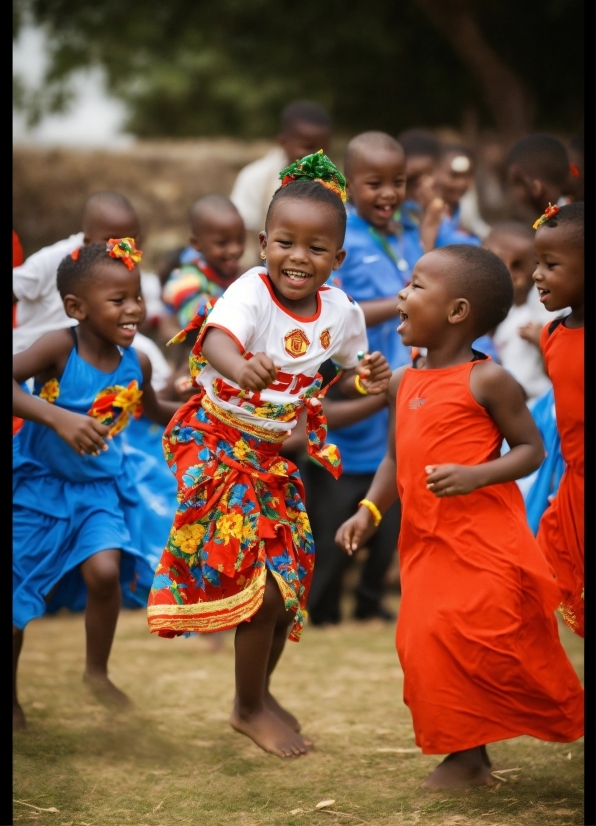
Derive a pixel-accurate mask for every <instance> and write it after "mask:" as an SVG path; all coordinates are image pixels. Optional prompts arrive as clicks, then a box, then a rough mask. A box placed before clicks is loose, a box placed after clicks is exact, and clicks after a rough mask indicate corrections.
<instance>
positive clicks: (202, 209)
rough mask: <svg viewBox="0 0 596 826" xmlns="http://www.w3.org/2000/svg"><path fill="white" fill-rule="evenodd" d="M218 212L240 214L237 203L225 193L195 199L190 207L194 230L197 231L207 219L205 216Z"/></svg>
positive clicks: (191, 223) (191, 222)
mask: <svg viewBox="0 0 596 826" xmlns="http://www.w3.org/2000/svg"><path fill="white" fill-rule="evenodd" d="M217 212H219V213H221V212H234V213H236V215H238V216H240V213H239V212H238V210H237V208H236V206H235V204H233V203H232V201H230V199H229V198H227V197H226V196H225V195H220V194H219V193H213V194H212V195H205V196H204V197H203V198H199V199H198V201H195V202H194V204H193V205H192V206H191V208H190V211H189V216H190V225H191V228H192V230H193V231H196V230H198V229H200V226H201V222H202V221H204V220H205V217H206V216H210V215H213V214H214V213H217Z"/></svg>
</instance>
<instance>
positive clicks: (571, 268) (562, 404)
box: [534, 201, 584, 637]
mask: <svg viewBox="0 0 596 826" xmlns="http://www.w3.org/2000/svg"><path fill="white" fill-rule="evenodd" d="M535 227H537V231H536V239H535V243H534V249H535V252H536V258H537V259H538V264H537V267H536V270H535V272H534V281H535V282H536V286H537V287H538V292H539V293H540V301H541V303H542V304H544V306H545V307H546V309H547V310H551V311H552V310H563V309H565V308H566V307H570V308H571V312H570V313H568V314H567V315H565V316H562V317H560V318H556V319H555V320H554V321H552V322H550V323H549V324H547V325H546V327H544V329H543V331H542V336H541V339H540V346H541V348H542V352H543V355H544V362H545V365H546V369H547V371H548V375H549V377H550V379H551V381H552V383H553V391H554V395H555V409H556V416H557V428H558V430H559V435H560V437H561V452H562V454H563V459H564V460H565V465H566V467H565V472H564V474H563V478H562V479H561V484H560V485H559V489H558V491H557V495H556V496H555V498H554V500H553V502H552V503H551V504H550V505H549V507H548V508H547V509H546V511H545V513H544V516H543V517H542V520H541V522H540V527H539V529H538V536H537V539H538V544H539V545H540V547H541V548H542V550H543V551H544V554H545V556H546V558H547V560H548V561H549V563H550V564H551V565H552V567H553V569H554V570H555V571H556V573H557V579H558V581H559V587H560V589H561V593H562V600H561V604H560V606H559V611H560V612H561V614H562V616H563V619H564V621H565V623H566V624H567V625H568V626H569V628H571V630H572V631H575V633H576V634H578V635H579V636H580V637H583V636H584V205H583V202H581V201H579V202H575V203H572V204H567V205H566V206H562V207H560V208H559V207H556V206H555V207H550V208H549V209H547V211H546V213H545V214H544V215H543V216H542V217H541V218H539V219H538V221H536V224H535Z"/></svg>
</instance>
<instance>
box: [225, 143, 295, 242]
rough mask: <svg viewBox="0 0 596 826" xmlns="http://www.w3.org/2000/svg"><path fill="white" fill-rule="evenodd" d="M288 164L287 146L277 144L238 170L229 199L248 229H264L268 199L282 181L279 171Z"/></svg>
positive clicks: (255, 230)
mask: <svg viewBox="0 0 596 826" xmlns="http://www.w3.org/2000/svg"><path fill="white" fill-rule="evenodd" d="M288 164H289V161H288V159H287V157H286V153H285V152H284V150H283V149H282V148H281V147H275V148H274V149H271V150H270V151H269V152H268V153H267V154H266V155H265V157H263V158H259V160H258V161H253V163H249V164H248V166H245V167H244V169H241V170H240V172H239V173H238V177H237V178H236V181H235V183H234V187H233V189H232V193H231V195H230V200H231V201H232V203H233V204H234V206H235V207H236V209H237V210H238V212H239V213H240V215H241V216H242V220H243V221H244V226H245V227H246V229H248V230H251V231H253V232H261V230H263V229H265V216H266V215H267V210H268V209H269V203H270V202H271V198H272V197H273V193H274V192H275V190H276V189H279V186H280V184H281V181H280V180H279V173H280V172H281V170H282V169H284V168H285V167H286V166H288Z"/></svg>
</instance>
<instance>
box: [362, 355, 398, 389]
mask: <svg viewBox="0 0 596 826" xmlns="http://www.w3.org/2000/svg"><path fill="white" fill-rule="evenodd" d="M356 372H357V373H358V375H359V376H360V380H361V382H362V384H363V385H364V387H365V388H366V389H367V390H368V392H369V393H370V394H371V395H373V396H376V395H379V394H380V393H384V392H385V391H386V390H387V388H388V387H389V381H390V379H391V367H389V364H388V362H387V359H386V358H385V356H383V355H382V354H381V353H379V352H378V350H377V351H376V352H374V353H367V354H366V355H365V356H364V358H363V359H362V361H361V362H360V363H359V364H358V366H357V367H356Z"/></svg>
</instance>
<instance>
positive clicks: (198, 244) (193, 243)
mask: <svg viewBox="0 0 596 826" xmlns="http://www.w3.org/2000/svg"><path fill="white" fill-rule="evenodd" d="M188 240H189V241H190V245H191V247H194V248H195V249H196V251H197V252H202V250H201V242H200V241H199V239H198V238H197V236H196V235H191V236H190V238H189V239H188Z"/></svg>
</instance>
